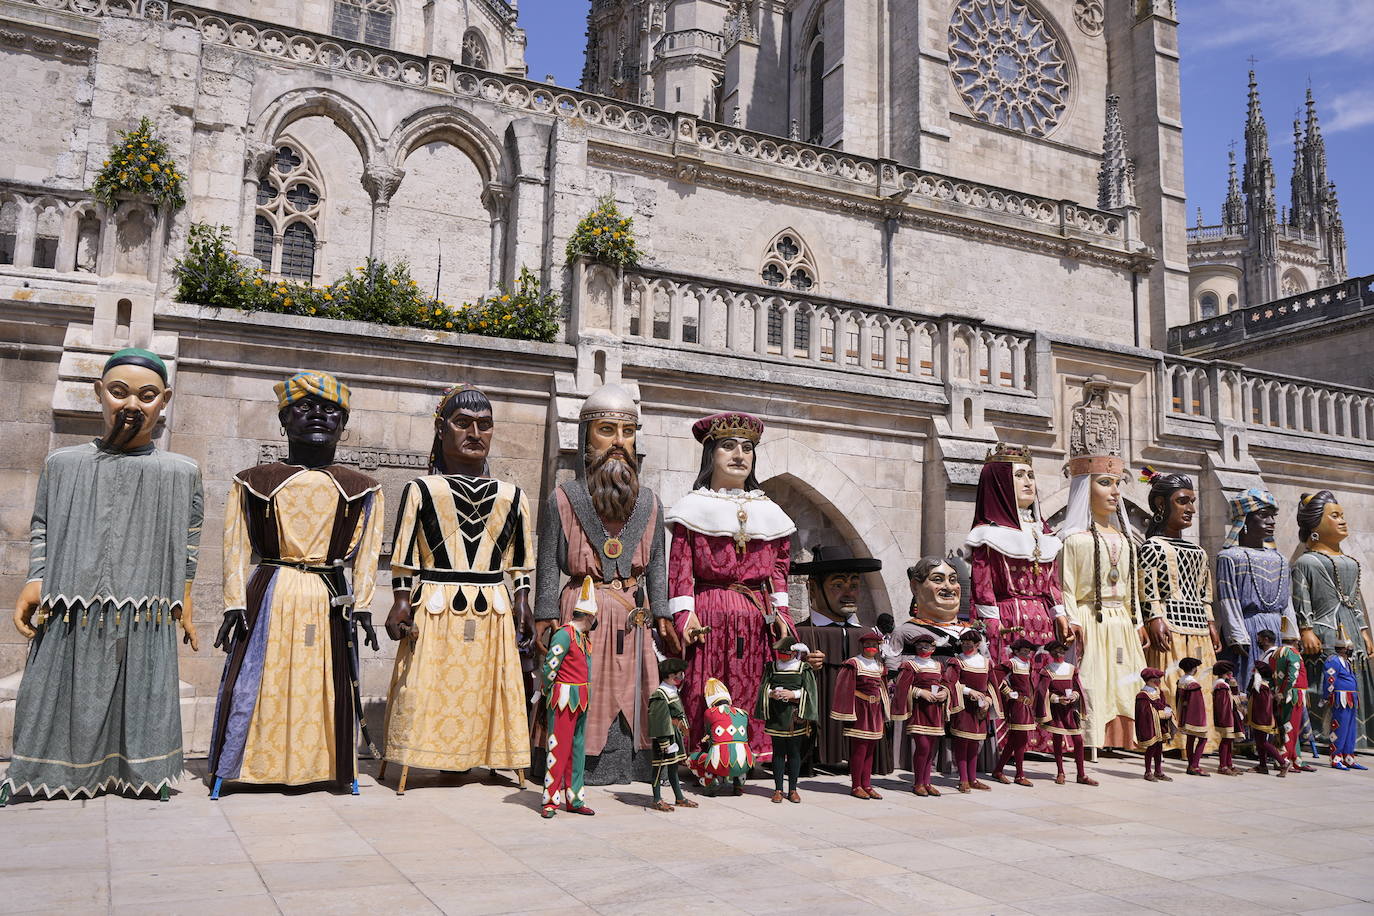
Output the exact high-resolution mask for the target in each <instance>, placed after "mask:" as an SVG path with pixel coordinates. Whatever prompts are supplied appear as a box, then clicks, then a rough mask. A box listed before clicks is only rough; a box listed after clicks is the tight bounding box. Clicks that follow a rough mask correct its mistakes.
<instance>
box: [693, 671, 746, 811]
mask: <svg viewBox="0 0 1374 916" xmlns="http://www.w3.org/2000/svg"><path fill="white" fill-rule="evenodd" d="M705 699H706V712H705V713H704V715H703V718H702V721H703V722H704V723H705V726H706V734H704V735H702V736H701V750H699V751H697V752H696V753H695V754H693V755H692V756H691V757H690V758H688V760H687V768H688V769H689V770H691V771H692V772H693V773H694V774H695V775H696V777H697V779H699V780H701V784H702V785H703V786H704V787H705V788H706V794H707V795H708V796H710V797H712V798H714V797H715V794H716V787H718V786H720V785H722V784H724V783H727V782H728V783H730V785H731V786H732V787H733V788H734V794H735V795H743V794H744V779H745V777H746V776H748V775H749V771H750V770H752V769H753V768H754V754H753V752H752V751H750V750H749V713H747V712H745V711H744V710H742V709H739V708H738V707H736V706H732V705H731V701H730V691H729V689H727V688H726V686H725V685H724V684H722V683H721V682H720V681H719V680H717V679H716V678H707V680H706V690H705Z"/></svg>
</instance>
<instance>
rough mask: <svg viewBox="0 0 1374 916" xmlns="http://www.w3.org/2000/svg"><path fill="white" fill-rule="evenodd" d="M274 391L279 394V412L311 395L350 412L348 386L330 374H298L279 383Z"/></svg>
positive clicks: (308, 372) (306, 372)
mask: <svg viewBox="0 0 1374 916" xmlns="http://www.w3.org/2000/svg"><path fill="white" fill-rule="evenodd" d="M272 390H273V391H275V392H276V393H277V410H285V409H286V408H287V407H290V406H291V405H292V404H294V403H296V402H297V401H299V400H302V399H303V398H306V397H309V396H310V395H314V396H315V397H317V398H319V399H320V400H323V401H329V402H331V403H333V404H338V405H339V407H340V408H341V409H343V410H344V411H345V412H346V411H347V410H348V395H349V392H348V386H347V385H345V384H344V383H343V382H341V381H339V380H338V379H337V378H335V377H334V376H332V375H330V374H329V373H328V372H315V371H310V370H307V371H305V372H297V373H296V374H295V375H293V376H291V377H290V378H288V379H287V380H286V381H284V382H277V384H275V385H273V386H272Z"/></svg>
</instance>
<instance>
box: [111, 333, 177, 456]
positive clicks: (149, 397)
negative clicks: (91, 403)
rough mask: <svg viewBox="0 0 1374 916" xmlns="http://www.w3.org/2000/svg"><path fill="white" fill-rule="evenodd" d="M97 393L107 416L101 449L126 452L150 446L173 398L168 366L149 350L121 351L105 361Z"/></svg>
mask: <svg viewBox="0 0 1374 916" xmlns="http://www.w3.org/2000/svg"><path fill="white" fill-rule="evenodd" d="M95 396H96V397H97V398H99V400H100V412H101V415H102V416H103V417H104V419H105V433H104V435H103V436H102V437H101V440H100V447H101V448H103V449H104V450H106V451H110V452H125V451H129V450H130V449H135V448H141V447H143V446H145V445H148V444H149V443H150V442H152V441H153V433H154V432H155V431H156V428H157V421H158V420H159V419H160V418H161V417H162V411H163V410H165V409H166V408H167V404H168V403H169V402H170V401H171V400H172V389H171V388H170V387H169V386H168V384H167V365H166V363H164V362H163V361H162V359H161V358H159V357H158V356H157V355H156V354H154V353H151V352H149V351H147V350H138V349H127V350H120V351H119V352H118V353H115V354H114V355H113V356H111V357H110V358H109V359H108V360H107V361H106V362H105V369H104V371H103V372H102V373H101V376H100V380H99V381H97V382H96V383H95Z"/></svg>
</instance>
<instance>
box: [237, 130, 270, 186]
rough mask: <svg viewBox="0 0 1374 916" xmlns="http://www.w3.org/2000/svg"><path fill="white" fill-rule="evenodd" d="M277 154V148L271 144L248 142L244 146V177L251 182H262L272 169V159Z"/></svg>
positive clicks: (255, 141)
mask: <svg viewBox="0 0 1374 916" xmlns="http://www.w3.org/2000/svg"><path fill="white" fill-rule="evenodd" d="M276 152H277V148H276V147H275V146H273V145H272V144H271V143H260V142H258V141H257V140H248V141H246V142H245V143H244V145H243V177H244V178H246V179H249V180H250V181H261V180H262V179H263V178H264V177H265V176H266V175H267V170H268V169H269V168H271V167H272V157H273V156H274V155H275V154H276Z"/></svg>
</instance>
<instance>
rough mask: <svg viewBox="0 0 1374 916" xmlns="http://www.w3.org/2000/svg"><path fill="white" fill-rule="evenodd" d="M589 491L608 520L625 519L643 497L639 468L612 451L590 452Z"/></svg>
mask: <svg viewBox="0 0 1374 916" xmlns="http://www.w3.org/2000/svg"><path fill="white" fill-rule="evenodd" d="M587 494H588V495H589V496H591V498H592V508H593V509H595V510H596V514H597V515H598V516H599V517H601V518H602V519H603V520H605V521H610V522H623V521H625V520H627V519H628V518H629V517H630V513H631V512H633V511H634V508H635V500H637V499H638V498H639V468H638V467H636V466H635V464H634V462H633V461H629V462H627V461H624V460H623V459H621V458H620V457H619V456H616V457H611V456H610V453H609V452H605V453H602V454H600V455H588V456H587Z"/></svg>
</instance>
